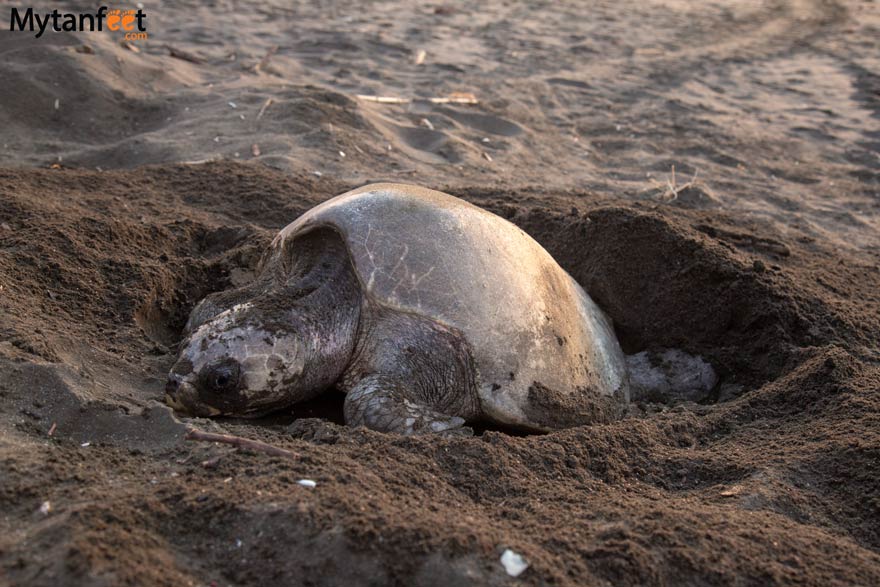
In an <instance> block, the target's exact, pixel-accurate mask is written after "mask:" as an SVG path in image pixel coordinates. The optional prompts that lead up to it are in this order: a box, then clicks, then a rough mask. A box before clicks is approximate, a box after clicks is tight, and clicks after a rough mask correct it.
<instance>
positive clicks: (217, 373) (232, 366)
mask: <svg viewBox="0 0 880 587" xmlns="http://www.w3.org/2000/svg"><path fill="white" fill-rule="evenodd" d="M240 377H241V367H239V365H238V362H237V361H235V360H234V359H223V360H222V361H219V362H216V363H212V364H211V365H208V367H207V368H206V369H205V370H204V371H203V372H202V377H201V379H202V382H203V383H204V385H205V387H206V388H208V389H209V390H211V391H216V392H229V391H234V390H236V389H238V382H239V378H240Z"/></svg>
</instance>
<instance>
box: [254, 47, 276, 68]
mask: <svg viewBox="0 0 880 587" xmlns="http://www.w3.org/2000/svg"><path fill="white" fill-rule="evenodd" d="M277 52H278V45H272V47H270V48H269V50H268V51H266V54H265V55H263V58H262V59H260V62H259V63H257V64H256V65H254V71H255V72H259V71H263V70H264V69H266V66H267V65H269V60H270V59H272V56H273V55H275V53H277Z"/></svg>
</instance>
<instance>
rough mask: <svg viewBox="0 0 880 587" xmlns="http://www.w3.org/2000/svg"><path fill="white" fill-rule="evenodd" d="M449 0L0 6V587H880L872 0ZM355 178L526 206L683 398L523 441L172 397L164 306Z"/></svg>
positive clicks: (623, 334) (170, 313)
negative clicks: (48, 23) (687, 379)
mask: <svg viewBox="0 0 880 587" xmlns="http://www.w3.org/2000/svg"><path fill="white" fill-rule="evenodd" d="M5 6H6V5H4V7H3V9H2V10H0V13H2V12H4V11H5ZM478 6H479V8H464V7H460V6H459V5H458V4H448V5H441V4H417V3H413V4H407V3H399V2H394V3H392V2H389V3H377V4H372V5H370V6H369V7H367V8H364V7H361V6H359V5H356V4H343V3H333V4H328V3H315V4H313V5H304V6H299V7H296V8H291V7H289V6H288V4H287V3H280V2H279V3H278V5H277V6H276V5H274V4H272V3H265V2H263V3H249V2H227V1H219V2H215V3H213V4H212V5H211V6H207V5H203V4H201V3H195V2H192V3H189V2H184V3H179V2H178V3H173V4H171V3H168V4H151V3H148V4H146V5H145V11H146V13H147V16H148V31H149V34H150V38H149V39H148V40H146V41H133V42H132V43H131V44H130V46H132V47H135V48H136V49H137V51H133V50H132V49H131V48H130V47H126V46H123V45H120V44H119V42H118V41H119V38H118V36H113V35H112V34H108V33H82V34H80V33H76V34H48V33H47V34H46V35H44V36H43V37H41V38H40V39H34V38H33V37H32V36H30V35H29V34H27V33H18V32H16V33H9V32H8V31H7V32H4V33H3V35H2V37H0V57H2V59H0V129H2V131H0V374H2V375H0V512H2V516H0V585H6V584H9V585H47V586H48V585H53V586H54V585H63V584H76V585H95V586H99V585H211V584H216V585H265V584H277V585H288V584H290V585H352V584H364V585H366V584H373V585H384V584H393V585H394V584H399V585H420V586H427V585H468V584H490V585H502V584H504V585H507V584H522V585H566V586H567V585H713V586H714V585H773V584H775V585H873V584H878V583H880V293H878V292H880V50H878V49H880V47H878V41H877V39H878V38H880V37H878V30H880V6H878V5H877V3H875V2H855V1H849V0H847V1H845V2H830V1H829V2H824V1H812V2H811V1H806V0H803V1H790V2H784V1H778V2H751V1H728V2H714V3H685V2H678V1H674V0H671V1H668V2H659V1H652V2H639V3H635V2H597V3H591V4H590V5H589V6H585V5H581V4H577V3H570V4H569V3H565V4H564V5H561V6H560V3H546V4H539V3H507V2H492V1H490V2H485V3H481V4H479V5H478ZM421 51H424V57H423V58H422V59H419V55H420V52H421ZM172 53H173V54H174V55H177V56H176V57H175V56H172ZM180 56H185V57H187V58H188V59H181V58H180ZM452 92H463V93H471V94H473V95H474V96H476V98H477V99H478V104H470V105H468V104H435V103H431V102H429V101H427V100H426V98H431V97H443V96H448V95H450V94H451V93H452ZM364 94H366V95H377V96H394V97H400V98H418V99H417V100H415V101H414V102H411V103H409V104H402V105H395V104H377V103H373V102H369V101H365V100H362V99H359V98H358V97H357V96H358V95H364ZM673 169H674V171H673ZM379 180H388V181H399V182H409V183H419V184H422V185H426V186H429V187H433V188H437V189H441V190H444V191H447V192H449V193H452V194H454V195H457V196H459V197H462V198H465V199H467V200H468V201H471V202H473V203H475V204H478V205H481V206H483V207H485V208H487V209H489V210H491V211H493V212H495V213H497V214H499V215H501V216H503V217H505V218H508V219H510V220H511V221H513V222H514V223H516V224H518V225H519V226H521V227H522V228H523V229H524V230H526V231H527V232H528V233H529V234H531V235H532V236H534V237H535V238H536V239H537V240H538V241H539V242H540V243H541V244H543V245H544V246H545V247H546V248H547V249H548V250H549V251H550V252H551V253H552V254H553V255H554V257H555V258H556V259H557V260H558V261H559V262H560V264H561V265H562V266H563V267H564V268H565V269H566V270H568V271H569V272H570V273H571V274H572V275H573V276H574V277H575V278H576V279H577V280H578V281H579V282H580V283H581V284H582V285H583V286H584V287H585V288H586V289H587V291H588V292H589V293H590V295H591V296H593V298H594V299H595V300H596V301H597V303H599V305H600V306H602V307H603V308H604V309H605V310H606V311H607V312H608V313H609V315H610V316H611V318H612V319H613V321H614V325H615V329H616V331H617V334H618V337H619V338H620V340H621V343H622V345H623V347H624V349H625V351H626V352H629V353H633V352H639V351H642V350H659V349H664V348H679V349H682V350H685V351H686V352H690V353H694V354H698V355H701V356H703V357H704V358H705V359H706V360H708V361H709V362H711V364H712V365H713V366H714V367H715V369H716V370H717V372H718V375H719V378H720V382H719V385H718V386H717V387H716V389H715V390H714V391H713V394H712V397H711V399H710V400H709V401H706V402H703V403H700V404H696V403H691V402H685V401H680V399H675V398H671V399H670V400H669V401H667V402H661V403H638V404H634V405H633V406H632V407H631V409H630V410H629V413H628V415H627V417H626V418H624V419H622V420H620V421H618V422H615V423H611V424H603V425H597V426H592V427H581V428H574V429H570V430H565V431H561V432H557V433H553V434H548V435H540V436H522V435H514V434H508V433H506V432H504V431H500V430H492V429H489V430H481V431H480V434H478V435H477V436H475V437H474V438H437V437H419V438H403V437H398V436H391V435H383V434H378V433H373V432H370V431H366V430H363V429H350V428H346V427H344V426H342V425H341V424H342V420H341V398H340V397H339V395H338V394H334V393H328V395H327V397H326V398H324V399H323V400H322V401H317V402H313V403H311V404H309V405H305V406H299V407H297V408H296V409H294V411H293V413H292V414H279V415H277V416H275V417H272V418H267V419H265V420H261V421H236V420H217V421H212V420H200V419H196V420H186V419H180V418H177V417H176V416H174V415H173V414H172V413H171V412H170V410H168V408H166V407H165V406H164V405H163V404H161V403H160V400H161V398H162V388H163V385H164V376H165V374H166V373H167V370H168V368H169V366H170V365H171V363H172V362H173V360H174V357H175V351H176V345H177V343H178V342H179V340H180V333H181V329H182V327H183V324H184V322H185V320H186V317H187V315H188V312H189V311H190V310H191V309H192V307H193V305H194V304H195V303H196V302H197V301H198V300H199V299H201V297H203V296H204V295H205V294H207V293H210V292H212V291H217V290H221V289H223V288H225V287H228V286H230V285H234V284H240V283H244V282H246V281H247V280H249V279H251V278H252V276H253V271H254V269H255V267H256V263H257V260H258V258H259V255H260V254H261V250H262V247H264V246H265V245H266V244H267V243H268V242H269V240H270V239H271V238H272V236H273V235H274V234H275V233H276V232H277V231H278V230H279V229H280V228H282V227H283V226H285V225H286V224H288V223H289V222H290V221H292V220H293V219H295V218H296V217H297V216H298V215H299V214H301V213H302V212H304V211H305V210H307V209H309V208H310V207H311V206H313V205H315V204H317V203H319V202H321V201H323V200H326V199H327V198H329V197H332V196H334V195H336V194H338V193H341V192H343V191H345V190H347V189H350V188H352V187H355V186H359V185H363V184H365V183H367V182H372V181H379ZM189 426H195V427H198V428H199V429H201V430H205V431H210V432H219V433H226V434H236V435H239V436H244V437H248V438H252V439H258V440H262V441H264V442H269V443H272V444H273V445H276V446H279V447H282V448H285V449H287V450H290V451H292V452H293V453H295V455H296V458H287V457H284V456H272V455H268V454H262V453H252V452H249V451H246V450H234V448H233V447H230V446H222V445H213V444H210V443H197V442H189V441H186V440H184V439H183V437H184V434H185V432H186V429H187V427H189ZM302 479H308V480H312V481H314V482H315V486H314V487H308V486H303V485H301V484H298V483H297V482H298V481H299V480H302ZM506 549H511V550H513V551H514V552H516V553H519V554H521V555H522V556H523V557H524V558H525V559H526V560H527V561H528V563H529V565H530V566H529V568H528V569H527V570H526V571H525V572H524V573H523V574H522V575H520V576H519V577H518V578H516V579H512V578H511V577H508V576H507V574H506V573H505V571H504V567H503V566H502V565H501V563H500V558H501V556H502V553H503V552H504V551H505V550H506Z"/></svg>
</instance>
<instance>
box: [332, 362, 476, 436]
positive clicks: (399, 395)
mask: <svg viewBox="0 0 880 587" xmlns="http://www.w3.org/2000/svg"><path fill="white" fill-rule="evenodd" d="M345 423H346V424H348V425H349V426H366V427H367V428H370V429H372V430H377V431H379V432H396V433H398V434H423V433H431V432H433V433H438V432H452V431H458V430H460V429H462V427H463V426H464V424H465V420H464V418H461V417H459V416H450V415H447V414H443V413H441V412H438V411H437V410H435V409H433V408H430V407H428V406H425V405H422V404H419V403H416V402H415V401H413V400H412V399H411V394H410V393H408V392H407V390H406V389H405V388H404V387H403V385H402V383H401V382H400V381H395V380H394V378H392V377H388V376H384V375H371V376H368V377H365V378H363V379H361V380H360V381H359V382H358V383H357V384H356V385H355V386H354V387H353V388H352V389H350V390H349V391H348V394H347V395H346V397H345ZM462 432H464V430H462Z"/></svg>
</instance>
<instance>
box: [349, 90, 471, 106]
mask: <svg viewBox="0 0 880 587" xmlns="http://www.w3.org/2000/svg"><path fill="white" fill-rule="evenodd" d="M357 98H358V99H359V100H363V101H364V102H376V103H377V104H410V103H411V102H413V101H414V100H424V101H426V102H431V103H432V104H479V101H478V100H477V98H476V96H474V95H473V94H467V93H463V92H457V93H453V94H450V95H448V96H446V97H442V98H398V97H397V96H370V95H367V94H358V95H357Z"/></svg>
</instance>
